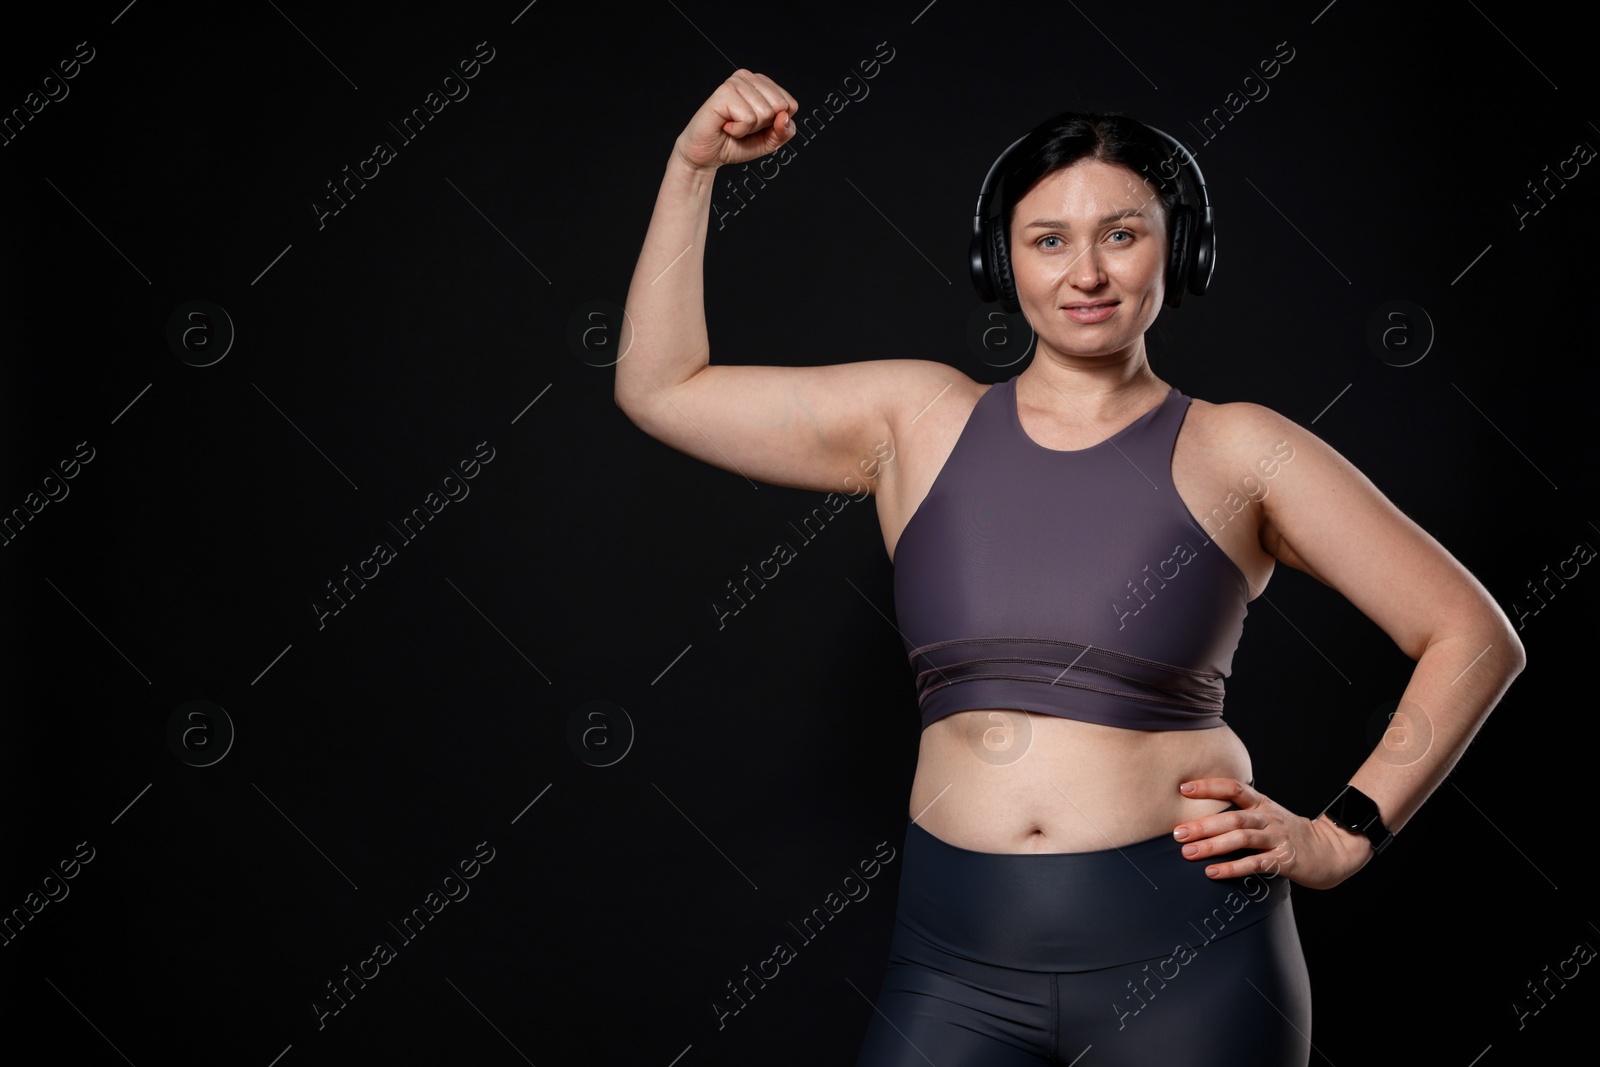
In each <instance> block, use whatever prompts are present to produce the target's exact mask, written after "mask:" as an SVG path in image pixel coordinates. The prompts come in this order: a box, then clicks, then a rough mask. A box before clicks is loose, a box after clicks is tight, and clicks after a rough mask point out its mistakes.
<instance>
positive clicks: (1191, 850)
mask: <svg viewBox="0 0 1600 1067" xmlns="http://www.w3.org/2000/svg"><path fill="white" fill-rule="evenodd" d="M1199 851H1200V846H1199V845H1184V846H1183V854H1184V855H1185V856H1193V855H1194V854H1195V853H1196V852H1199ZM1214 870H1216V868H1215V867H1211V868H1208V869H1207V870H1206V873H1207V874H1210V873H1211V872H1212V871H1214Z"/></svg>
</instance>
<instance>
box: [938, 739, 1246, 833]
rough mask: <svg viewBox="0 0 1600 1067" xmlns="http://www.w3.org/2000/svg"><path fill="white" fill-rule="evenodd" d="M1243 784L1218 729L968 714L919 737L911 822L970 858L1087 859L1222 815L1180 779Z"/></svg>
mask: <svg viewBox="0 0 1600 1067" xmlns="http://www.w3.org/2000/svg"><path fill="white" fill-rule="evenodd" d="M1251 777H1252V771H1251V765H1250V756H1249V752H1248V751H1247V750H1246V748H1245V746H1244V743H1243V742H1242V741H1240V740H1239V737H1238V735H1236V734H1235V733H1234V732H1233V731H1232V730H1231V729H1229V728H1227V727H1226V726H1222V727H1217V728H1215V729H1210V730H1170V731H1150V730H1126V729H1119V728H1116V727H1107V726H1100V725H1097V724H1093V723H1085V722H1078V721H1076V720H1071V719H1062V718H1057V717H1054V716H1048V715H1040V714H1030V713H1026V712H1020V711H1015V710H1006V709H987V710H983V711H967V712H960V713H957V714H955V715H951V716H949V717H947V718H945V719H941V720H940V721H939V722H936V723H934V724H932V725H931V726H929V727H928V728H927V729H925V730H924V731H923V733H922V740H921V746H920V752H919V755H918V762H917V772H916V777H915V780H914V782H913V785H912V792H911V801H910V808H909V812H908V814H909V815H910V816H911V817H912V818H914V819H915V820H916V822H917V823H918V824H919V825H920V826H922V827H923V828H925V829H927V830H928V831H929V832H930V833H933V834H934V835H936V836H937V837H939V838H941V839H942V840H944V841H946V842H949V843H951V844H953V845H957V846H960V847H963V848H968V849H972V850H975V851H979V852H993V853H1038V852H1089V851H1094V850H1097V849H1106V848H1113V847H1117V846H1122V845H1127V844H1131V843H1133V842H1138V841H1143V840H1145V839H1147V838H1151V837H1154V836H1156V835H1159V834H1170V833H1171V831H1172V829H1173V827H1175V826H1176V825H1177V824H1178V823H1180V822H1183V821H1185V820H1188V819H1194V818H1199V817H1201V816H1203V815H1206V814H1209V813H1211V812H1215V811H1219V810H1221V809H1222V808H1223V807H1224V806H1225V802H1224V801H1219V800H1193V799H1190V798H1188V797H1185V796H1183V795H1182V794H1181V793H1179V792H1178V786H1180V785H1181V784H1182V783H1184V782H1186V781H1191V780H1194V779H1197V778H1234V779H1237V780H1239V781H1241V782H1249V781H1250V780H1251Z"/></svg>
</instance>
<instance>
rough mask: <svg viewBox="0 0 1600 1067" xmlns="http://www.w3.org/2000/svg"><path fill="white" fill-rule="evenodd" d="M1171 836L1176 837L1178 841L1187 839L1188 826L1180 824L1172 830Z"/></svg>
mask: <svg viewBox="0 0 1600 1067" xmlns="http://www.w3.org/2000/svg"><path fill="white" fill-rule="evenodd" d="M1172 836H1173V837H1175V838H1177V839H1178V840H1179V841H1187V840H1188V838H1189V828H1188V827H1187V826H1180V827H1178V828H1177V829H1176V830H1174V831H1172Z"/></svg>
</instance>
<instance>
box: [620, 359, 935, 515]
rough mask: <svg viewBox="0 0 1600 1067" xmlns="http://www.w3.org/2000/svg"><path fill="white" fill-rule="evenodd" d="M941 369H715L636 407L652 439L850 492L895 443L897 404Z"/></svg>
mask: <svg viewBox="0 0 1600 1067" xmlns="http://www.w3.org/2000/svg"><path fill="white" fill-rule="evenodd" d="M931 368H939V369H940V370H941V371H942V372H943V376H944V377H946V378H948V377H949V376H950V375H953V374H957V373H959V372H957V371H955V370H954V369H953V368H950V367H946V366H944V365H943V364H937V363H931V362H928V361H925V360H903V359H899V360H897V359H888V360H866V361H862V362H859V363H842V364H834V365H830V366H822V367H763V366H734V365H725V364H713V365H708V366H706V367H704V368H703V369H701V370H700V371H698V372H697V373H696V374H694V375H693V376H691V377H690V378H688V379H687V380H686V381H683V382H681V383H679V384H678V385H675V386H673V387H672V388H670V389H663V390H659V391H657V394H656V396H655V397H654V398H653V399H650V400H649V401H647V402H646V403H645V404H643V405H642V406H636V407H635V409H634V410H630V412H629V415H630V417H632V418H633V420H634V421H635V422H636V423H637V424H638V425H639V426H640V428H641V429H643V430H644V431H645V432H646V433H648V434H650V435H651V436H652V437H655V438H656V439H658V440H660V441H662V442H663V443H665V444H668V445H671V446H672V447H673V448H676V449H678V450H679V451H681V452H684V453H687V454H688V455H691V456H694V457H695V458H696V459H700V460H703V461H705V462H706V463H710V464H712V465H714V466H717V467H721V468H722V469H724V470H728V471H733V472H735V473H738V474H742V475H744V476H745V477H747V478H750V479H752V480H754V481H760V482H766V483H768V484H771V485H782V486H789V487H792V488H797V489H815V490H818V491H828V490H838V489H841V488H844V483H843V479H844V478H845V477H846V476H848V475H850V474H851V473H853V472H859V471H861V470H863V469H864V468H862V466H861V464H862V463H863V462H868V463H870V462H871V461H872V459H873V457H874V456H875V455H879V454H881V450H882V448H883V446H885V445H887V447H888V448H891V449H892V447H893V430H892V427H893V425H894V423H895V420H896V415H897V406H898V405H899V404H901V403H902V402H903V401H902V398H903V397H904V396H906V395H907V394H908V393H911V392H913V391H914V389H913V388H911V387H912V386H913V384H914V383H915V382H916V381H917V380H919V379H920V378H922V377H925V376H927V375H928V374H929V373H930V372H931Z"/></svg>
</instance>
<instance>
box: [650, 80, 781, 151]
mask: <svg viewBox="0 0 1600 1067" xmlns="http://www.w3.org/2000/svg"><path fill="white" fill-rule="evenodd" d="M799 107H800V105H799V103H798V102H797V101H796V100H795V99H794V97H792V96H790V95H789V94H788V93H787V92H786V91H785V90H784V89H783V88H782V87H781V86H779V85H778V83H776V82H774V81H773V80H772V79H771V78H769V77H767V76H766V75H765V74H756V73H755V72H753V71H749V70H744V69H740V70H736V71H734V72H733V74H731V75H729V77H728V79H727V81H725V82H723V83H722V84H721V85H719V86H718V87H717V90H716V91H715V92H714V93H712V94H711V96H710V98H709V99H707V100H706V102H705V103H704V104H702V105H701V107H700V110H699V111H697V112H695V115H694V118H692V119H691V120H690V121H689V125H688V126H687V127H685V129H684V131H683V133H682V134H680V135H679V137H678V152H679V154H680V155H681V156H682V157H683V158H684V160H685V161H686V162H687V163H689V164H690V165H691V166H694V167H697V168H702V169H715V168H716V167H719V166H722V165H724V164H727V163H747V162H749V161H750V160H752V159H758V158H760V157H761V156H764V155H766V154H767V153H769V152H772V151H774V150H775V149H777V148H778V147H779V146H780V145H782V144H783V143H784V142H785V141H787V140H788V139H789V138H790V137H793V136H794V132H795V128H794V124H793V122H791V121H790V117H791V116H793V115H794V113H795V112H796V111H798V110H799Z"/></svg>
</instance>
